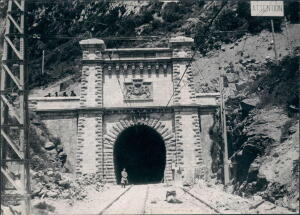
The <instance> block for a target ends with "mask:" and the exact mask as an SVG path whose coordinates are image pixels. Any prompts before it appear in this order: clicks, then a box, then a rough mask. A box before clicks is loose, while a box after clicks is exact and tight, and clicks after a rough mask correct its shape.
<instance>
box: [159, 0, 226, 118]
mask: <svg viewBox="0 0 300 215" xmlns="http://www.w3.org/2000/svg"><path fill="white" fill-rule="evenodd" d="M227 3H228V0H226V1H225V3H224V4H223V5H222V7H221V8H220V9H219V10H218V11H217V13H216V15H215V16H214V17H213V18H212V20H211V21H210V23H209V24H208V26H207V27H206V28H205V31H204V36H205V35H206V34H208V32H210V31H209V29H210V27H211V25H212V24H213V22H214V20H215V19H216V18H217V16H218V15H219V14H220V13H221V11H222V10H223V8H224V7H225V6H226V4H227ZM206 36H207V35H206ZM195 54H196V49H195V50H194V53H193V54H192V57H191V58H190V61H189V63H188V65H187V66H186V68H185V70H184V72H183V74H182V76H181V78H180V80H179V82H178V84H177V86H176V87H174V89H176V88H177V87H179V86H180V83H181V81H182V79H183V77H184V75H185V74H186V72H187V70H188V68H189V67H190V65H191V63H192V61H193V59H194V57H195ZM174 94H175V91H174V90H173V93H172V95H171V97H170V99H169V100H168V103H167V105H166V106H165V108H167V107H168V106H169V104H170V102H171V100H172V98H173V97H174ZM162 116H163V113H162V114H161V115H160V117H159V119H158V121H157V122H159V121H160V119H161V117H162Z"/></svg>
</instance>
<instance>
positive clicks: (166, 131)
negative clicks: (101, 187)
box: [104, 118, 175, 183]
mask: <svg viewBox="0 0 300 215" xmlns="http://www.w3.org/2000/svg"><path fill="white" fill-rule="evenodd" d="M134 125H147V126H149V127H151V128H153V129H155V130H156V131H157V132H158V133H159V134H160V135H161V136H162V138H163V140H164V142H165V146H166V167H165V177H164V181H171V180H172V171H171V164H172V161H173V158H174V153H175V138H174V135H173V132H172V128H171V127H170V126H168V125H167V124H165V123H164V122H162V121H159V120H157V119H154V118H141V119H137V120H127V119H124V120H119V121H116V122H114V123H113V125H112V126H110V128H109V129H108V130H107V132H106V134H105V135H104V166H105V168H104V175H105V179H106V182H109V183H116V178H115V170H114V161H113V148H114V144H115V142H116V140H117V138H118V136H119V134H120V133H121V132H122V131H124V130H125V129H126V128H128V127H131V126H134Z"/></svg>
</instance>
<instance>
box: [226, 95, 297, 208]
mask: <svg viewBox="0 0 300 215" xmlns="http://www.w3.org/2000/svg"><path fill="white" fill-rule="evenodd" d="M243 102H244V105H247V106H246V110H247V111H246V112H249V114H248V115H247V116H246V117H245V118H243V115H244V114H243V113H242V112H243V111H242V110H243V109H245V107H243V106H241V109H240V110H241V111H239V112H237V113H235V115H234V117H233V116H231V117H232V118H236V119H238V120H236V121H235V123H231V124H230V125H229V126H231V127H232V128H233V130H232V133H231V135H230V137H229V138H230V139H232V140H233V142H232V143H233V146H232V147H233V150H234V151H236V152H235V153H234V154H233V156H232V159H231V161H232V168H231V170H232V177H233V178H234V184H235V187H234V189H235V192H236V193H238V194H243V195H253V194H255V193H257V194H259V195H261V196H262V197H263V198H264V199H266V200H268V201H271V202H273V203H276V204H277V205H279V206H283V207H286V208H289V209H291V210H299V206H298V204H297V202H298V201H299V193H298V192H297V190H299V184H298V183H297V178H298V177H299V167H298V166H299V164H298V163H299V139H298V138H297V137H299V130H297V129H296V128H298V126H297V121H296V120H293V119H290V118H289V117H288V116H287V114H286V113H285V112H284V110H283V109H280V108H274V107H272V108H269V109H255V106H254V105H250V104H247V103H248V102H247V103H246V102H245V100H243ZM251 109H252V110H251ZM290 121H293V122H292V123H290ZM287 125H288V127H287ZM285 129H287V130H289V133H290V134H291V135H290V136H289V138H287V139H286V140H284V141H282V134H283V133H284V130H285ZM297 165H298V166H297ZM297 168H298V169H297ZM296 187H297V189H295V188H296Z"/></svg>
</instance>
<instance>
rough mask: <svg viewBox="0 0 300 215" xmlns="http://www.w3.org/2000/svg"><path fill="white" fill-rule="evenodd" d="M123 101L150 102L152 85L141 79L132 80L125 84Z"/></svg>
mask: <svg viewBox="0 0 300 215" xmlns="http://www.w3.org/2000/svg"><path fill="white" fill-rule="evenodd" d="M124 85H125V100H151V99H152V83H151V82H143V79H133V80H132V82H126V83H124Z"/></svg>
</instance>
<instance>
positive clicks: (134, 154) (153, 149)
mask: <svg viewBox="0 0 300 215" xmlns="http://www.w3.org/2000/svg"><path fill="white" fill-rule="evenodd" d="M114 165H115V174H116V179H117V183H118V184H120V181H121V171H122V170H123V168H126V171H127V173H128V182H129V184H148V183H159V182H161V181H162V179H163V178H164V170H165V165H166V148H165V144H164V141H163V139H162V137H161V136H160V134H159V133H158V132H157V131H155V130H154V129H153V128H151V127H149V126H146V125H135V126H132V127H129V128H127V129H125V130H124V131H122V132H121V133H120V135H119V136H118V138H117V140H116V143H115V145H114Z"/></svg>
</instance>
